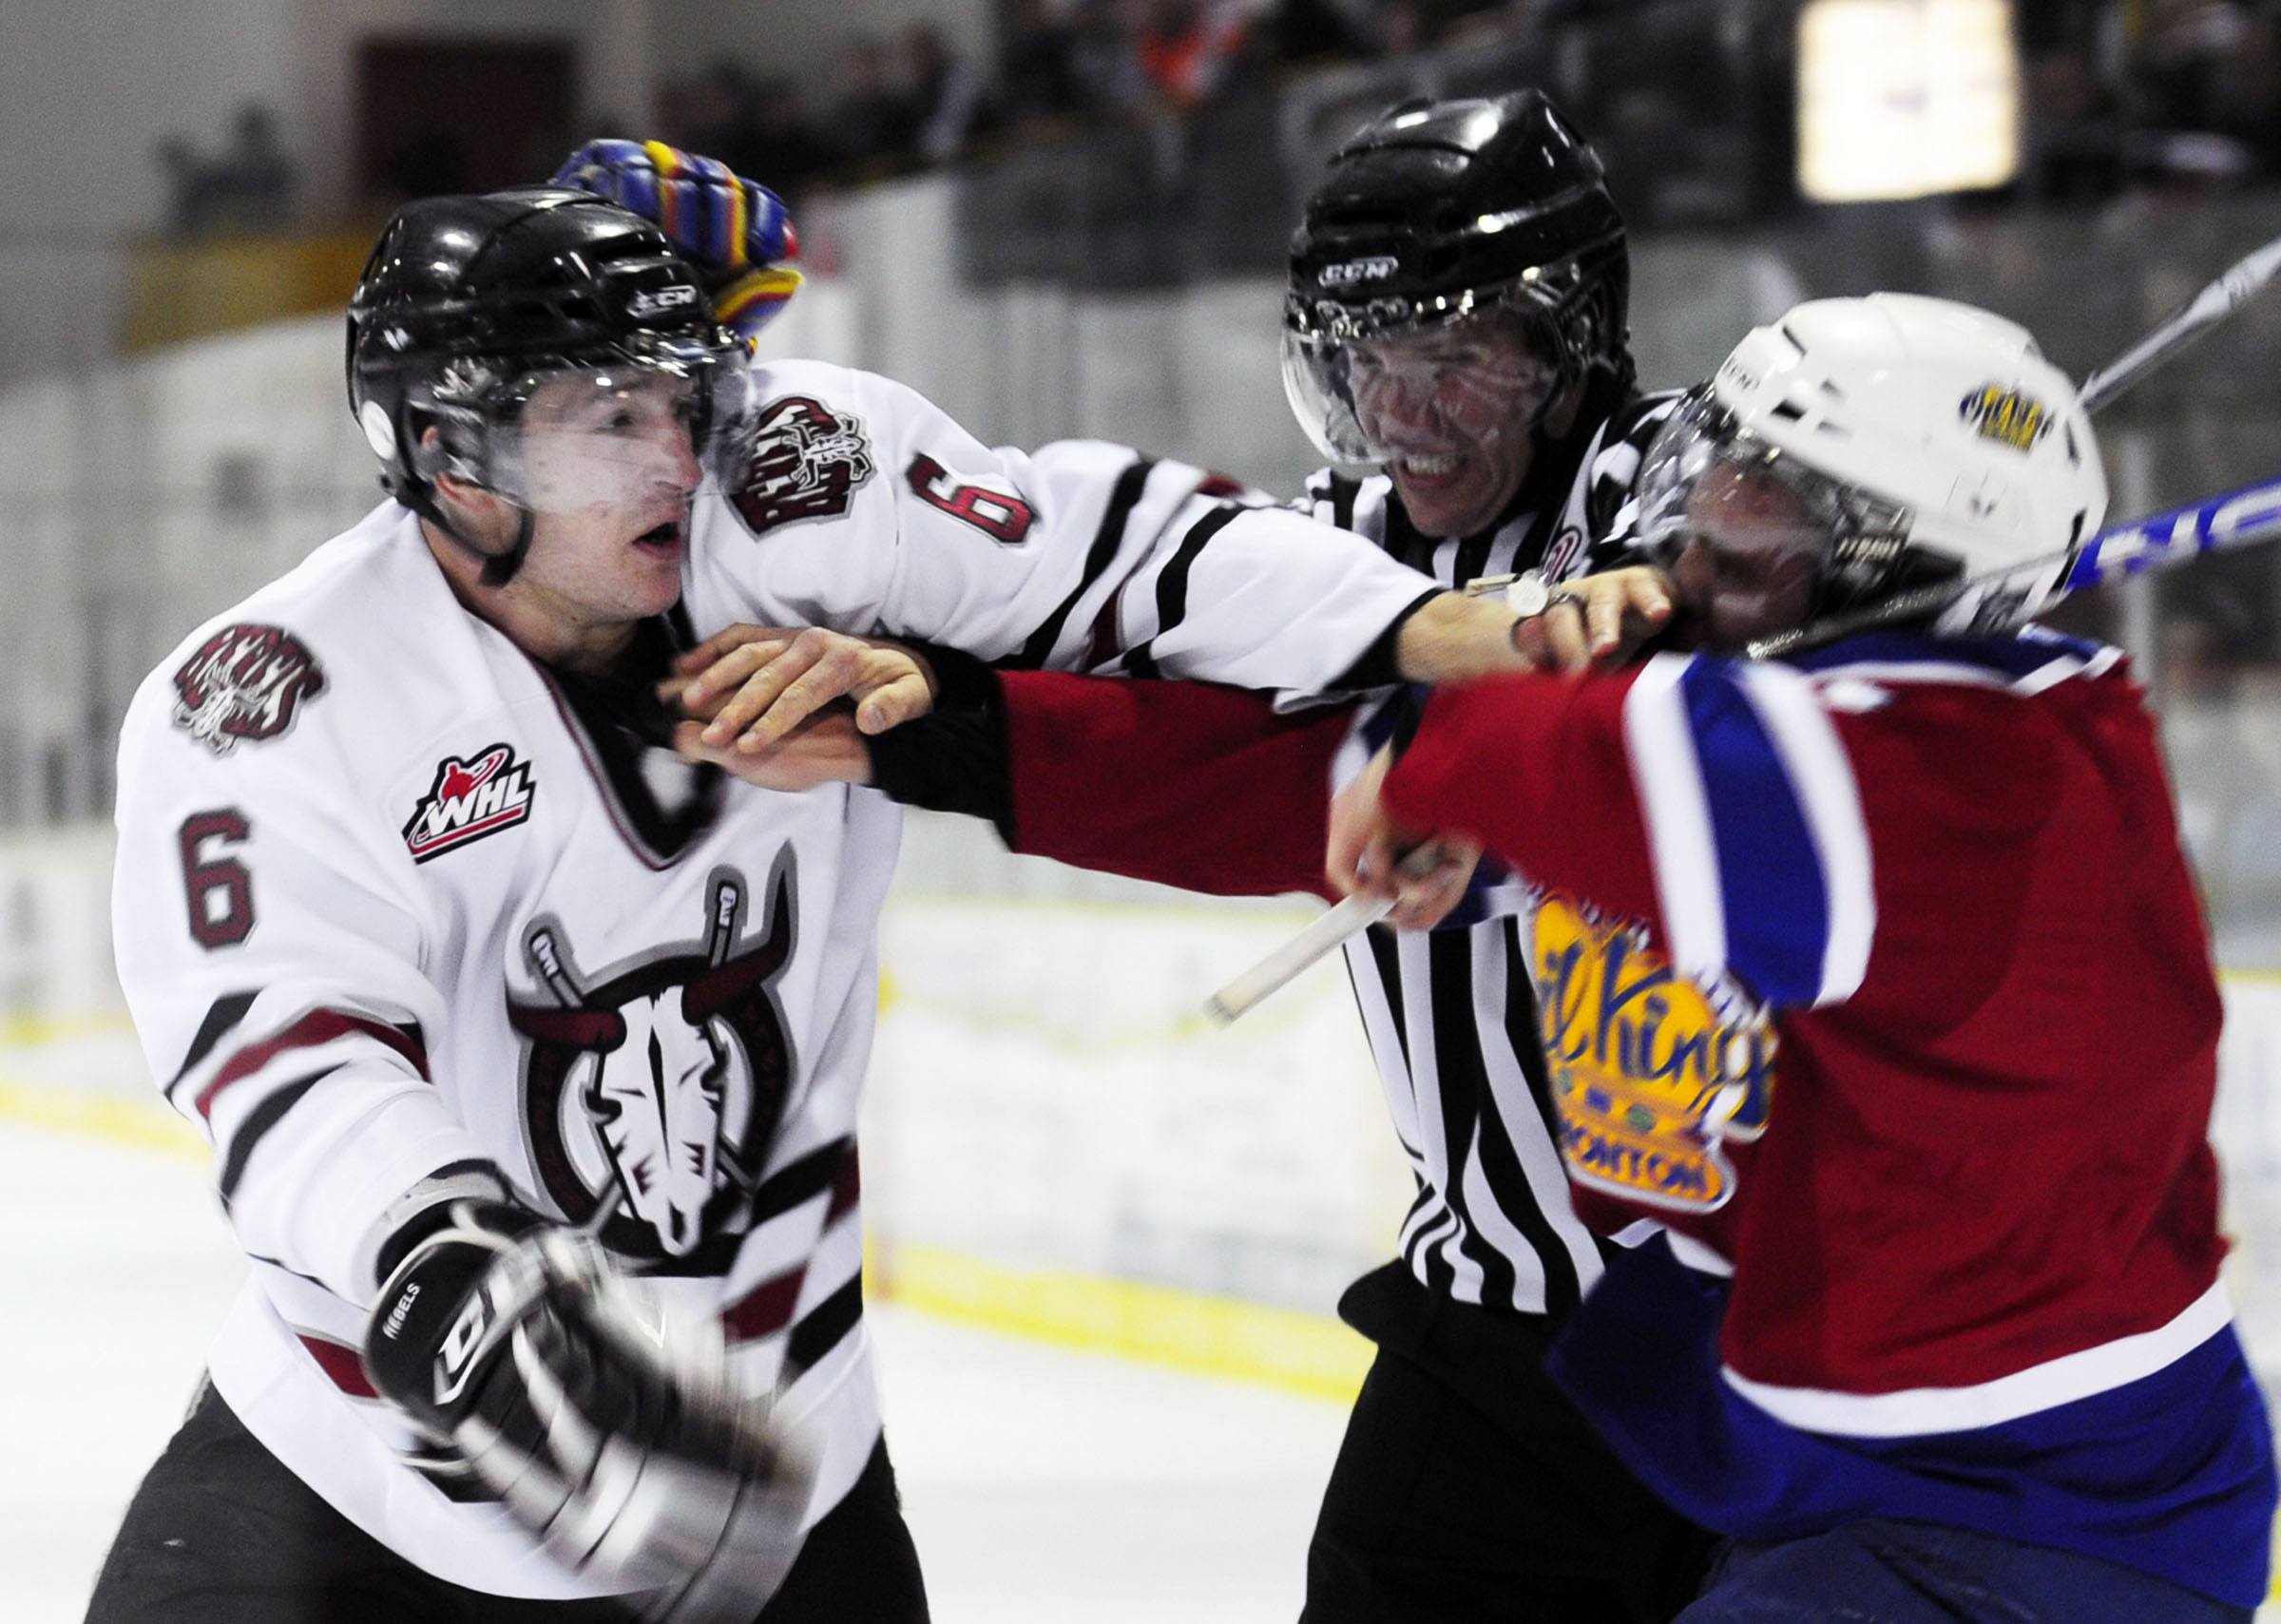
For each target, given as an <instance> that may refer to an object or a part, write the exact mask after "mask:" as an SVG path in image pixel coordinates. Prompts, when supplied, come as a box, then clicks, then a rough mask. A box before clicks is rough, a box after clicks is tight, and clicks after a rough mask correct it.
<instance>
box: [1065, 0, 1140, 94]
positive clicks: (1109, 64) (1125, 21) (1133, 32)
mask: <svg viewBox="0 0 2281 1624" xmlns="http://www.w3.org/2000/svg"><path fill="white" fill-rule="evenodd" d="M1151 4H1152V0H1077V9H1076V10H1074V11H1073V12H1071V13H1070V19H1069V22H1070V32H1071V40H1070V50H1069V57H1070V65H1071V67H1073V68H1074V69H1075V71H1076V74H1077V82H1078V84H1079V86H1081V87H1082V90H1083V97H1084V104H1085V108H1086V110H1087V111H1100V112H1119V113H1132V112H1138V111H1140V109H1142V108H1144V107H1146V106H1148V105H1150V103H1151V100H1152V97H1153V93H1154V90H1153V86H1151V85H1150V83H1149V78H1148V74H1147V72H1146V70H1145V69H1144V68H1143V67H1141V64H1140V45H1139V39H1140V27H1141V24H1142V22H1143V21H1144V20H1145V13H1146V11H1147V10H1148V9H1149V7H1150V5H1151Z"/></svg>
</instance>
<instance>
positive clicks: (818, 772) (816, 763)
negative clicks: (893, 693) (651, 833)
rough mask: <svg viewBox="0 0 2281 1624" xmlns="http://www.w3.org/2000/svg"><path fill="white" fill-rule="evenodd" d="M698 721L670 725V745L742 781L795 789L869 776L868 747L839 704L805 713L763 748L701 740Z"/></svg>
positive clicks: (790, 791) (702, 732) (862, 780)
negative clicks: (792, 727)
mask: <svg viewBox="0 0 2281 1624" xmlns="http://www.w3.org/2000/svg"><path fill="white" fill-rule="evenodd" d="M673 748H674V749H675V750H676V751H677V752H679V753H680V756H681V759H682V760H684V761H710V762H711V763H712V764H713V765H714V766H716V767H719V768H723V769H725V770H727V771H728V772H729V773H731V774H734V775H735V776H737V777H739V778H742V779H743V780H744V781H745V782H746V783H748V784H757V785H758V786H759V787H760V788H762V789H763V790H780V791H782V792H784V793H787V794H797V793H800V792H801V791H802V790H813V789H815V788H816V787H817V786H818V785H822V784H868V783H870V782H871V781H872V747H871V743H870V741H869V740H868V739H867V738H866V737H865V736H864V735H863V734H862V733H861V732H859V731H858V730H857V728H856V726H855V718H854V716H853V715H852V714H851V713H850V712H849V711H848V710H847V709H846V707H844V706H840V705H834V706H833V707H831V708H830V709H828V710H825V711H823V712H821V713H820V714H818V715H816V716H811V717H809V718H808V719H807V720H806V721H804V722H802V723H801V724H800V725H799V726H797V727H795V728H794V729H793V730H792V732H791V733H789V734H787V735H785V736H784V737H783V738H781V739H779V740H778V741H777V742H776V743H775V744H772V745H770V746H769V747H768V748H767V749H765V750H760V751H749V750H744V749H740V748H739V747H738V745H737V744H736V743H735V742H731V743H728V744H707V743H706V742H705V729H704V725H703V724H702V723H700V722H694V721H685V722H681V723H680V724H679V725H677V726H676V727H675V728H674V730H673Z"/></svg>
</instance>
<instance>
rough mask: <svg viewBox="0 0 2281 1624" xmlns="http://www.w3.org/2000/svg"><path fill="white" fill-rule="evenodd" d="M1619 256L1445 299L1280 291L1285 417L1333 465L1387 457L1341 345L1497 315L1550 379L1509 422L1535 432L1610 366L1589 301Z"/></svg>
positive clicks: (1604, 255) (1596, 257)
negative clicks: (1507, 319) (1510, 322)
mask: <svg viewBox="0 0 2281 1624" xmlns="http://www.w3.org/2000/svg"><path fill="white" fill-rule="evenodd" d="M1529 212H1531V213H1533V212H1535V211H1529ZM1622 254H1623V249H1622V245H1621V240H1620V239H1618V240H1617V242H1616V243H1615V244H1614V245H1613V246H1612V247H1609V246H1603V247H1601V249H1600V250H1598V251H1597V252H1590V253H1584V254H1577V255H1571V256H1568V257H1565V258H1561V259H1557V260H1554V261H1552V262H1550V263H1548V264H1543V265H1530V266H1527V267H1524V269H1523V270H1522V271H1520V272H1519V273H1518V274H1517V275H1514V276H1511V277H1504V278H1502V279H1500V280H1497V281H1492V282H1486V283H1483V284H1480V285H1477V286H1471V287H1465V288H1458V289H1452V290H1450V291H1448V292H1446V293H1437V294H1417V295H1404V294H1389V295H1385V296H1380V297H1376V298H1371V299H1366V300H1349V299H1337V298H1321V297H1315V298H1311V297H1309V296H1306V295H1304V294H1300V293H1295V292H1294V293H1290V294H1287V295H1286V296H1285V297H1284V301H1283V345H1282V352H1283V389H1284V394H1285V397H1286V399H1288V400H1289V402H1290V404H1291V409H1292V412H1293V414H1294V416H1296V417H1297V418H1298V420H1299V425H1300V427H1301V428H1303V429H1305V430H1307V436H1308V438H1309V439H1310V440H1312V441H1313V443H1314V446H1315V449H1318V450H1320V451H1321V452H1322V453H1323V454H1324V455H1326V456H1328V457H1330V458H1331V459H1332V460H1333V461H1335V462H1342V463H1355V464H1368V463H1383V462H1386V461H1389V460H1390V457H1391V454H1392V453H1391V450H1390V448H1389V447H1387V446H1386V445H1385V444H1384V443H1383V442H1382V441H1380V440H1378V439H1376V438H1375V437H1373V436H1372V435H1371V433H1369V432H1368V430H1365V429H1364V428H1363V425H1362V422H1361V419H1360V417H1359V416H1358V415H1357V412H1356V409H1355V402H1354V394H1353V389H1352V385H1351V381H1350V380H1351V355H1350V353H1349V346H1350V345H1351V344H1352V343H1354V342H1357V341H1363V342H1370V341H1375V340H1378V339H1385V338H1401V337H1409V336H1411V335H1414V334H1425V333H1432V332H1439V331H1443V330H1446V329H1448V328H1452V327H1455V326H1457V325H1458V324H1459V323H1461V322H1465V321H1468V320H1473V319H1477V318H1479V317H1482V316H1486V315H1494V314H1500V313H1503V314H1508V315H1518V316H1520V317H1521V318H1522V319H1523V323H1524V334H1525V335H1526V342H1527V344H1528V347H1529V349H1530V350H1531V351H1532V352H1534V353H1536V354H1537V355H1538V356H1539V357H1541V358H1542V359H1543V360H1545V361H1546V362H1547V363H1549V364H1550V365H1551V366H1552V367H1553V368H1554V369H1555V371H1556V373H1557V376H1556V379H1555V381H1554V383H1553V386H1552V388H1550V389H1549V390H1547V391H1545V392H1544V393H1543V396H1542V397H1541V398H1540V399H1539V400H1538V401H1537V402H1536V403H1535V405H1534V408H1533V410H1532V411H1529V412H1527V413H1526V414H1525V416H1524V418H1523V419H1522V420H1520V421H1517V422H1515V423H1514V424H1513V425H1512V427H1513V429H1515V430H1524V431H1525V430H1533V429H1534V428H1535V427H1536V425H1537V424H1538V422H1540V421H1541V420H1542V419H1543V416H1544V414H1545V413H1546V412H1548V411H1551V410H1552V408H1553V407H1554V406H1555V405H1556V404H1558V402H1559V401H1560V399H1561V397H1562V395H1563V394H1565V393H1566V392H1567V391H1568V390H1569V389H1570V388H1571V387H1572V386H1574V385H1575V384H1576V383H1577V382H1578V381H1579V380H1581V378H1582V377H1583V376H1584V374H1585V373H1587V372H1588V371H1589V370H1590V369H1591V368H1592V367H1593V366H1594V365H1596V364H1609V363H1607V356H1608V355H1609V353H1611V351H1612V350H1615V349H1620V347H1621V346H1620V342H1612V339H1611V334H1610V333H1609V331H1608V329H1609V325H1610V320H1611V317H1612V314H1613V313H1612V311H1611V310H1610V309H1609V308H1608V306H1607V301H1606V300H1604V299H1602V298H1599V297H1595V295H1596V294H1597V293H1598V292H1599V291H1600V290H1601V288H1602V287H1603V286H1604V277H1603V272H1604V271H1605V269H1606V267H1607V264H1608V261H1609V260H1610V259H1611V258H1614V259H1620V258H1621V257H1622Z"/></svg>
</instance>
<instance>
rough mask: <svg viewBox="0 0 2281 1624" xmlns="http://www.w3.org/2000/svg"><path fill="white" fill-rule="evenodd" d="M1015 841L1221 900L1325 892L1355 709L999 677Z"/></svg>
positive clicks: (1196, 689) (1097, 681)
mask: <svg viewBox="0 0 2281 1624" xmlns="http://www.w3.org/2000/svg"><path fill="white" fill-rule="evenodd" d="M1000 681H1001V684H1002V688H1003V692H1004V695H1005V702H1006V755H1007V764H1008V768H1009V770H1010V773H1011V776H1012V781H1013V803H1014V837H1013V848H1014V850H1017V851H1026V852H1030V853H1032V854H1034V855H1037V856H1041V857H1052V858H1055V859H1057V860H1059V861H1061V862H1064V863H1068V864H1071V865H1072V866H1074V867H1076V868H1080V869H1098V870H1101V871H1102V872H1105V873H1112V874H1124V875H1128V876H1130V877H1132V878H1134V879H1141V880H1155V881H1157V882H1159V883H1160V884H1163V885H1169V886H1178V887H1180V888H1182V889H1184V890H1192V891H1204V892H1208V893H1211V894H1213V895H1216V896H1273V895H1275V894H1277V893H1280V892H1284V891H1312V892H1313V893H1315V894H1316V895H1321V896H1327V895H1329V894H1330V893H1329V891H1328V890H1327V888H1326V887H1325V883H1324V879H1323V850H1324V846H1325V844H1326V842H1327V840H1328V838H1329V832H1328V825H1329V809H1330V797H1331V770H1332V757H1333V756H1334V755H1336V754H1337V752H1338V748H1339V746H1340V745H1341V744H1342V743H1343V742H1344V741H1345V739H1346V737H1347V735H1348V732H1349V730H1350V729H1351V726H1352V723H1353V716H1354V713H1353V710H1352V708H1351V707H1348V706H1337V707H1332V708H1328V709H1323V710H1313V711H1304V712H1300V713H1298V714H1296V715H1292V716H1281V715H1278V714H1276V712H1275V708H1274V707H1273V706H1272V705H1270V704H1269V703H1268V702H1267V700H1265V699H1264V698H1262V697H1259V696H1258V695H1256V694H1250V693H1245V692H1242V691H1240V690H1238V689H1234V688H1219V687H1215V686H1212V685H1211V684H1208V683H1202V682H1148V681H1126V680H1118V679H1111V678H1090V677H1074V676H1069V675H1066V674H1064V673H1061V672H1051V671H1034V672H1033V671H1021V672H1006V673H1002V674H1001V677H1000Z"/></svg>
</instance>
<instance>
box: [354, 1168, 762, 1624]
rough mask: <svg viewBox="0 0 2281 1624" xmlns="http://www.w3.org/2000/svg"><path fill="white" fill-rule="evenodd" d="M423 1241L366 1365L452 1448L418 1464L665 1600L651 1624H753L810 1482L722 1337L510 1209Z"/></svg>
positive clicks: (562, 1233)
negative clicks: (739, 1381) (661, 1623)
mask: <svg viewBox="0 0 2281 1624" xmlns="http://www.w3.org/2000/svg"><path fill="white" fill-rule="evenodd" d="M422 1228H423V1229H424V1230H425V1232H424V1233H421V1234H419V1235H418V1237H417V1238H416V1239H414V1240H413V1242H412V1245H411V1246H410V1248H409V1250H407V1251H405V1253H404V1256H403V1260H402V1261H401V1262H399V1263H397V1264H396V1266H395V1268H394V1269H393V1271H392V1272H391V1273H390V1275H389V1277H388V1281H387V1283H386V1285H384V1286H383V1287H382V1288H381V1291H380V1295H379V1297H378V1299H377V1300H376V1302H375V1305H374V1309H373V1318H372V1323H371V1325H370V1326H369V1327H368V1328H367V1329H366V1332H365V1347H364V1363H365V1368H366V1370H367V1371H368V1372H369V1373H370V1375H371V1376H372V1379H373V1385H374V1387H375V1388H377V1389H378V1390H379V1392H380V1393H381V1394H382V1395H383V1396H384V1397H386V1398H388V1399H390V1400H392V1401H393V1402H394V1403H395V1404H399V1405H401V1406H402V1407H403V1408H404V1409H406V1410H407V1411H409V1412H410V1413H411V1414H412V1418H413V1419H414V1420H415V1421H416V1422H418V1423H419V1424H420V1426H421V1428H422V1430H423V1431H425V1432H426V1433H428V1434H429V1435H430V1436H431V1438H432V1439H433V1440H434V1441H435V1442H437V1443H439V1444H441V1445H444V1447H443V1448H442V1449H441V1450H440V1451H437V1452H434V1453H425V1452H424V1453H422V1454H420V1455H417V1456H414V1457H412V1461H413V1463H414V1464H417V1465H420V1466H422V1467H423V1468H424V1469H427V1470H429V1471H431V1472H435V1473H437V1474H438V1475H439V1476H453V1477H457V1478H458V1479H459V1480H460V1484H459V1487H460V1489H461V1491H462V1492H465V1491H467V1490H472V1491H474V1492H476V1493H478V1494H480V1495H481V1496H483V1497H484V1498H489V1499H495V1500H500V1501H502V1502H504V1503H505V1504H506V1506H507V1508H508V1511H509V1512H511V1513H512V1514H513V1515H514V1517H515V1519H517V1520H518V1521H520V1522H522V1523H523V1524H524V1525H525V1526H526V1527H527V1528H529V1529H531V1530H532V1531H533V1532H534V1533H536V1534H537V1535H538V1536H539V1538H540V1539H541V1540H542V1541H543V1542H544V1543H545V1544H546V1547H547V1549H548V1550H550V1551H551V1552H553V1553H554V1555H555V1556H556V1557H559V1558H561V1559H562V1560H563V1561H564V1562H565V1563H566V1564H567V1565H568V1566H570V1567H571V1568H572V1569H573V1570H574V1571H581V1572H583V1571H587V1570H595V1571H599V1572H601V1573H604V1574H607V1575H608V1576H611V1577H612V1578H614V1579H616V1580H618V1581H619V1582H622V1583H625V1584H629V1585H632V1586H635V1587H638V1588H640V1589H642V1591H644V1592H645V1593H648V1594H647V1595H645V1596H644V1597H643V1598H642V1600H643V1601H645V1602H646V1606H645V1607H644V1609H643V1612H642V1616H643V1617H644V1618H649V1619H657V1620H666V1619H670V1620H673V1621H675V1624H710V1621H714V1620H719V1621H722V1624H731V1621H733V1624H749V1620H750V1619H751V1618H752V1617H753V1615H754V1614H757V1612H759V1610H760V1608H761V1607H762V1605H763V1604H764V1603H765V1602H766V1601H767V1599H768V1597H769V1596H770V1595H773V1594H775V1591H776V1587H777V1585H779V1584H780V1583H782V1582H783V1578H784V1575H785V1573H786V1572H787V1571H788V1570H789V1569H790V1568H791V1566H792V1560H793V1557H795V1555H797V1553H798V1550H799V1543H800V1535H799V1522H800V1514H801V1511H802V1509H803V1505H804V1502H805V1500H806V1474H805V1472H804V1471H803V1470H801V1469H800V1468H799V1465H798V1463H797V1462H796V1461H795V1460H794V1459H793V1458H792V1457H791V1456H790V1455H789V1454H788V1453H787V1452H785V1451H784V1450H783V1449H781V1448H780V1447H779V1446H778V1444H777V1442H776V1441H775V1440H774V1439H773V1438H772V1437H771V1436H770V1435H769V1433H768V1431H767V1428H766V1423H765V1420H764V1418H763V1416H762V1414H761V1411H760V1409H759V1406H757V1405H756V1404H753V1403H752V1402H751V1401H749V1400H747V1399H745V1398H744V1397H743V1396H742V1395H740V1394H739V1393H738V1389H737V1386H736V1384H735V1382H734V1381H733V1379H732V1376H731V1372H730V1370H729V1367H728V1361H727V1353H726V1349H725V1347H724V1346H723V1344H722V1341H721V1338H720V1336H719V1328H718V1327H706V1326H696V1325H691V1324H688V1323H686V1322H683V1321H680V1320H676V1319H671V1318H668V1317H667V1316H665V1315H664V1314H662V1313H661V1312H660V1311H659V1310H658V1306H657V1303H656V1301H655V1299H654V1298H653V1297H652V1296H651V1295H650V1293H648V1292H647V1291H646V1290H644V1289H643V1288H642V1285H641V1283H640V1282H639V1281H637V1280H635V1279H633V1278H632V1277H630V1276H627V1275H625V1274H623V1272H622V1271H619V1270H618V1269H616V1268H615V1267H614V1266H613V1265H612V1264H611V1263H610V1262H609V1260H608V1259H607V1257H606V1256H604V1253H603V1252H602V1251H601V1249H600V1248H598V1247H597V1246H596V1245H595V1244H594V1243H593V1242H592V1241H590V1240H588V1239H586V1238H585V1236H583V1235H581V1234H579V1233H577V1232H574V1231H571V1230H567V1229H565V1228H563V1227H561V1226H560V1225H556V1224H550V1223H546V1222H544V1221H542V1220H540V1219H539V1218H537V1217H535V1216H533V1215H532V1214H531V1213H527V1212H524V1211H522V1210H521V1209H519V1208H516V1207H512V1206H509V1205H508V1204H507V1203H505V1202H499V1201H487V1200H460V1201H454V1202H452V1203H451V1204H450V1208H449V1210H448V1211H447V1212H446V1213H443V1214H441V1215H440V1221H435V1220H431V1221H429V1222H427V1223H425V1224H423V1225H422ZM392 1250H400V1249H395V1248H392ZM708 1333H709V1334H708ZM447 1492H450V1491H449V1490H448V1491H447Z"/></svg>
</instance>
